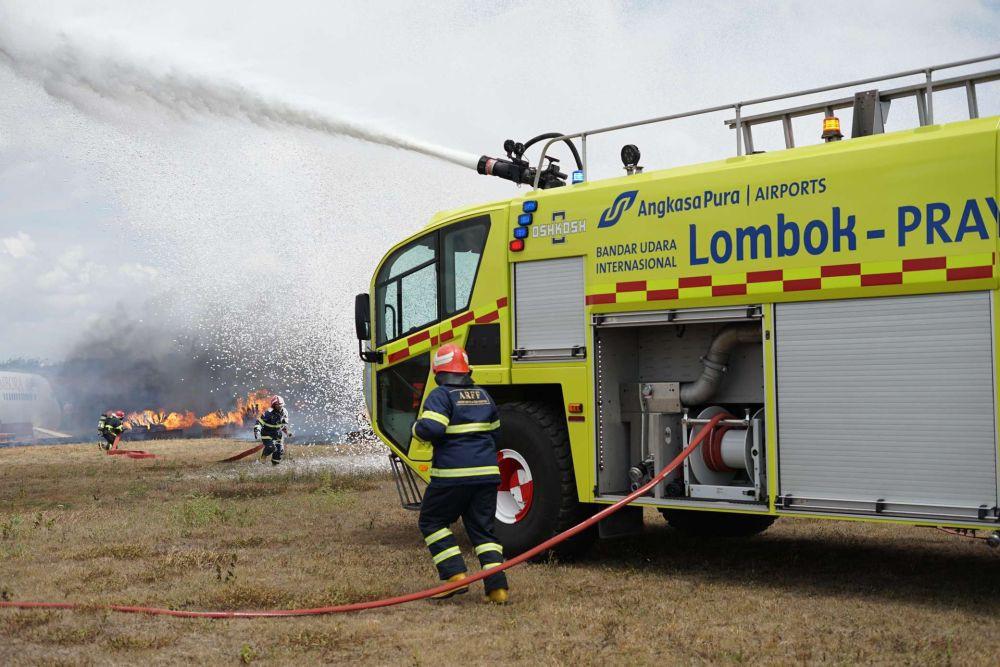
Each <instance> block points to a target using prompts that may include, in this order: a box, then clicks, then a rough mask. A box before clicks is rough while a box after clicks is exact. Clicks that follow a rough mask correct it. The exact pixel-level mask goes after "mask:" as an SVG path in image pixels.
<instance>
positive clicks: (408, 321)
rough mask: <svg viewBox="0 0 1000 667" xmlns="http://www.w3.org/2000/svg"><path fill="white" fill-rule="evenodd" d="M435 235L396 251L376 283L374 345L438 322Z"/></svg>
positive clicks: (383, 267) (436, 240) (436, 241)
mask: <svg viewBox="0 0 1000 667" xmlns="http://www.w3.org/2000/svg"><path fill="white" fill-rule="evenodd" d="M437 243H438V239H437V234H436V233H435V234H428V235H427V236H425V237H423V238H420V239H417V240H416V241H414V242H413V243H411V244H410V245H408V246H406V247H405V248H401V249H399V250H397V251H396V253H395V255H393V256H392V257H390V258H389V260H388V261H386V263H385V264H383V265H382V269H381V270H380V271H379V273H378V278H377V280H376V281H375V308H376V312H375V321H376V322H377V324H378V326H377V331H376V343H377V344H378V345H381V344H383V343H386V342H388V341H390V340H395V339H396V338H399V337H400V336H403V335H405V334H406V333H407V332H409V331H410V330H411V329H414V328H420V327H421V326H423V325H424V324H428V323H430V322H433V321H435V320H436V319H437Z"/></svg>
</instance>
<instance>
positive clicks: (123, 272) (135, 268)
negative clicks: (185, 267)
mask: <svg viewBox="0 0 1000 667" xmlns="http://www.w3.org/2000/svg"><path fill="white" fill-rule="evenodd" d="M118 275H119V276H121V277H122V278H125V279H126V280H129V281H131V282H132V283H133V284H134V285H144V286H145V285H148V284H149V283H154V282H156V280H157V279H158V278H159V277H160V270H159V269H157V268H156V267H155V266H149V265H147V264H139V263H137V262H133V263H129V264H122V265H121V266H119V267H118Z"/></svg>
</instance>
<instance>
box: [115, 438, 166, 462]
mask: <svg viewBox="0 0 1000 667" xmlns="http://www.w3.org/2000/svg"><path fill="white" fill-rule="evenodd" d="M121 439H122V434H121V433H119V434H118V437H116V438H115V441H114V442H113V443H111V447H110V448H108V450H107V451H106V452H105V454H108V455H109V456H127V457H129V458H130V459H155V458H156V454H152V453H150V452H147V451H145V450H143V449H118V443H119V442H121Z"/></svg>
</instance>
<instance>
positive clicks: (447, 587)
mask: <svg viewBox="0 0 1000 667" xmlns="http://www.w3.org/2000/svg"><path fill="white" fill-rule="evenodd" d="M725 416H726V415H722V414H718V415H716V416H714V417H712V419H711V420H710V421H709V422H708V423H707V424H705V426H704V427H702V429H701V430H700V431H699V432H698V434H697V435H696V436H695V437H694V438H693V439H692V440H691V444H689V445H688V446H687V447H686V448H684V450H683V451H682V452H681V453H680V454H678V455H677V456H676V457H675V458H674V460H673V461H671V462H670V463H669V464H668V465H667V466H666V467H665V468H664V469H663V470H661V471H660V472H658V473H657V474H656V476H655V477H653V479H651V480H649V481H648V482H646V483H645V484H643V485H642V486H641V487H640V488H638V489H636V490H635V491H633V492H632V493H630V494H629V495H628V496H626V497H624V498H622V499H621V500H619V501H618V502H616V503H615V504H613V505H609V506H608V507H605V508H604V509H603V510H601V511H600V512H598V513H597V514H595V515H593V516H592V517H590V518H589V519H586V520H585V521H581V522H580V523H578V524H576V525H575V526H573V527H572V528H569V529H567V530H565V531H563V532H561V533H559V534H558V535H556V536H554V537H550V538H549V539H547V540H545V541H544V542H542V543H541V544H539V545H538V546H536V547H534V548H532V549H529V550H527V551H525V552H524V553H522V554H521V555H520V556H515V557H514V558H511V559H510V560H508V561H507V562H505V563H504V564H503V565H500V566H498V567H494V568H491V569H489V570H483V571H481V572H478V573H476V574H474V575H472V576H470V577H467V578H465V579H462V580H461V581H454V582H451V583H446V584H441V585H440V586H437V587H435V588H428V589H427V590H424V591H417V592H416V593H407V594H406V595H397V596H396V597H391V598H383V599H381V600H371V601H369V602H355V603H353V604H342V605H337V606H334V607H316V608H313V609H272V610H260V611H182V610H178V609H162V608H159V607H133V606H129V605H120V604H112V605H88V604H80V603H77V602H3V601H0V608H4V607H6V608H17V609H72V610H76V611H79V610H91V611H93V610H106V611H117V612H122V613H125V614H150V615H155V616H174V617H178V618H273V617H277V616H319V615H323V614H339V613H343V612H348V611H363V610H365V609H378V608H380V607H391V606H393V605H397V604H402V603H404V602H414V601H416V600H423V599H425V598H429V597H431V596H432V595H437V594H438V593H445V592H447V591H451V590H454V589H456V588H460V587H462V586H467V585H468V584H471V583H473V582H476V581H479V580H480V579H485V578H486V577H488V576H490V575H492V574H496V573H497V572H502V571H503V570H507V569H509V568H512V567H514V566H515V565H520V564H521V563H523V562H524V561H526V560H528V559H530V558H534V557H535V556H537V555H538V554H540V553H542V552H543V551H545V550H547V549H550V548H552V547H554V546H555V545H557V544H559V543H560V542H564V541H565V540H568V539H569V538H571V537H573V536H574V535H576V534H578V533H581V532H583V531H584V530H586V529H587V528H590V527H591V526H593V525H594V524H596V523H597V522H598V521H600V520H601V519H603V518H605V517H608V516H611V515H612V514H614V513H615V512H617V511H618V510H620V509H621V508H623V507H625V506H626V505H628V504H629V503H630V502H632V501H633V500H635V499H636V498H638V497H640V496H642V495H644V494H645V493H647V492H648V491H649V490H650V489H652V488H653V487H654V486H656V485H657V484H659V483H660V482H661V481H663V479H664V478H665V477H666V476H667V475H669V474H670V473H671V472H673V471H674V470H675V469H676V468H677V466H679V465H680V464H681V463H683V461H684V459H686V458H687V457H688V456H690V455H691V452H693V451H694V450H695V448H696V447H698V445H700V444H701V441H702V440H704V439H705V437H706V436H708V435H709V434H710V433H711V432H712V429H713V428H714V427H715V425H716V424H717V423H719V422H720V421H721V420H722V419H724V418H725ZM242 455H245V456H249V450H248V451H247V452H243V454H242ZM238 456H241V455H238Z"/></svg>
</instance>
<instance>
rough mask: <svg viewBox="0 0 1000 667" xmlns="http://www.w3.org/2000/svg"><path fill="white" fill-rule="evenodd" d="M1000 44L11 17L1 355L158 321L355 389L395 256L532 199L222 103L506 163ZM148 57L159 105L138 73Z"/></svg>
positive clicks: (909, 5)
mask: <svg viewBox="0 0 1000 667" xmlns="http://www.w3.org/2000/svg"><path fill="white" fill-rule="evenodd" d="M998 34H1000V1H998V0H989V1H987V0H958V1H952V2H939V1H922V0H910V1H895V0H884V1H881V2H870V1H864V2H859V1H854V0H843V1H840V2H837V3H833V4H831V3H816V2H791V1H787V2H753V1H747V2H628V3H620V2H600V1H594V2H589V1H588V2H580V1H577V2H561V1H554V2H544V3H542V2H499V3H469V4H460V3H454V2H441V3H419V4H418V3H398V2H380V3H370V2H358V3H347V2H344V3H340V2H338V3H329V2H322V1H321V0H311V1H310V0H283V1H282V2H264V1H261V0H232V1H228V0H219V1H217V2H212V3H205V2H201V1H197V2H196V1H192V0H175V1H174V2H170V3H163V2H154V1H150V0H132V1H130V2H128V3H123V2H120V0H104V1H101V0H90V1H86V2H85V1H82V0H58V1H56V0H34V1H32V2H30V3H29V2H23V1H21V2H18V1H14V0H0V51H4V50H5V49H6V52H7V53H8V57H6V58H4V57H2V56H0V90H2V91H3V94H2V95H0V312H2V313H3V323H2V324H0V360H2V359H5V358H10V357H19V356H26V357H37V358H42V359H49V360H59V359H60V358H62V357H63V356H65V355H66V354H67V353H68V352H69V351H70V350H71V349H73V346H74V344H75V343H76V341H77V339H78V337H79V336H80V335H82V334H83V333H84V332H85V331H87V330H88V329H89V328H92V327H93V326H94V323H95V322H101V321H103V322H107V321H108V320H114V319H115V318H144V319H145V320H148V321H149V322H150V323H151V326H153V327H154V328H160V329H162V330H164V331H195V332H199V333H201V334H202V335H204V336H207V337H210V338H213V340H214V341H215V344H216V345H217V346H218V348H219V349H220V350H221V354H222V355H223V356H224V357H225V358H226V359H227V363H229V364H232V365H234V366H235V367H239V365H240V364H246V365H253V364H256V365H257V366H258V367H259V366H260V364H261V358H263V359H264V360H265V362H266V363H268V364H272V366H273V368H274V372H283V373H286V374H293V375H295V374H297V375H300V376H302V377H303V378H304V377H306V376H308V378H309V379H311V380H316V379H317V378H319V379H322V380H324V381H329V382H332V383H337V382H345V381H344V380H343V378H344V377H345V375H344V373H345V372H349V373H351V374H354V376H356V375H357V374H358V373H359V368H355V367H354V366H352V365H351V364H354V365H357V362H356V357H355V352H354V346H355V341H354V340H353V330H352V325H353V322H352V313H353V310H352V309H351V300H352V299H353V295H354V294H355V293H356V292H360V291H363V290H365V289H366V287H367V283H368V281H369V279H370V276H371V272H372V270H373V268H374V266H375V264H376V263H377V261H378V259H379V258H380V257H381V256H382V254H383V253H384V251H385V250H387V249H388V247H389V246H390V245H392V244H393V243H395V242H396V241H397V240H399V239H401V238H403V237H404V236H406V235H408V234H410V233H412V232H413V231H415V230H416V229H418V228H419V227H420V226H421V225H422V224H424V223H425V221H426V220H427V219H428V218H429V217H430V216H431V215H432V214H433V213H434V212H435V211H436V210H441V209H448V208H454V207H458V206H462V205H467V204H472V203H475V202H480V201H485V200H494V199H499V198H503V197H508V196H511V195H513V194H514V190H513V186H511V184H509V183H506V182H503V181H499V180H497V179H487V178H483V177H481V176H478V175H476V174H475V173H474V172H473V171H470V170H467V169H464V168H462V167H461V166H458V165H456V164H453V163H449V162H445V161H441V160H436V159H434V158H431V157H428V156H426V155H422V154H418V153H412V152H408V151H402V150H399V149H396V148H391V147H386V146H381V145H375V144H371V143H366V142H363V141H359V140H357V139H353V138H348V137H344V136H334V135H332V134H329V133H328V132H324V131H318V130H316V129H302V128H299V127H289V126H288V125H287V124H285V123H282V122H273V123H272V122H267V121H262V120H261V118H260V117H256V118H251V119H250V120H247V119H246V118H244V117H241V114H243V113H244V112H245V111H246V110H245V109H243V110H239V109H237V110H236V111H233V108H231V107H232V106H233V105H236V107H239V106H240V104H239V102H238V100H237V101H234V100H236V98H234V97H226V98H225V99H222V100H221V101H220V100H219V98H218V97H212V96H213V95H217V92H213V91H217V90H218V86H221V87H222V89H223V90H225V91H228V92H227V95H230V94H232V95H237V96H238V94H241V93H242V92H243V91H251V92H252V93H253V94H254V95H258V94H259V95H263V96H264V97H265V98H266V99H267V100H270V101H272V102H274V103H275V104H278V106H280V107H281V108H282V109H296V110H301V109H307V110H313V111H316V113H318V114H320V115H322V116H323V117H324V118H337V119H341V120H345V121H346V122H348V123H360V124H361V125H363V126H364V127H377V128H382V129H385V130H387V131H391V132H394V133H398V134H399V135H403V136H408V137H413V138H415V139H416V140H420V141H426V142H433V143H435V144H439V145H442V146H447V147H450V148H453V149H455V150H458V151H464V152H466V153H472V154H475V155H479V154H482V153H493V154H499V153H501V145H502V143H503V140H504V139H506V138H508V137H511V138H516V139H521V140H523V139H525V138H527V137H529V136H531V135H533V134H537V133H539V132H545V131H552V130H557V131H564V132H570V131H576V130H580V129H584V128H587V127H596V126H602V125H606V124H613V123H619V122H623V121H627V120H633V119H639V118H643V117H649V116H656V115H661V114H666V113H672V112H677V111H681V110H686V109H694V108H698V107H702V106H709V105H714V104H718V103H722V102H730V101H734V100H736V99H745V98H751V97H756V96H761V95H767V94H772V93H779V92H783V91H788V90H794V89H798V88H806V87H812V86H816V85H821V84H825V83H833V82H836V81H844V80H849V79H854V78H858V77H863V76H869V75H874V74H880V73H886V72H890V71H895V70H901V69H909V68H913V67H920V66H925V65H929V64H934V63H939V62H947V61H952V60H957V59H962V58H967V57H975V56H979V55H984V54H988V53H991V52H997V51H1000V48H997V47H998V46H1000V39H998V38H997V35H998ZM10 54H14V55H13V60H12V59H11V56H10ZM81 54H82V56H85V57H83V59H82V60H81V59H80V57H81ZM25 59H26V60H27V61H30V62H31V63H32V65H31V66H30V67H27V66H25V65H24V60H25ZM119 60H120V61H121V62H122V63H124V64H123V65H121V67H119V66H118V65H117V64H116V63H118V61H119ZM71 61H72V62H71ZM136 63H138V64H139V69H140V70H141V71H142V72H146V73H149V74H150V75H151V76H153V77H154V79H155V84H151V85H152V86H153V87H151V88H144V87H143V86H142V85H139V86H136V85H135V81H136V80H135V79H130V78H129V77H130V76H132V74H130V72H132V71H133V70H132V69H130V68H134V67H136ZM70 69H72V70H73V71H74V72H75V75H74V76H75V77H76V79H74V77H73V76H67V74H66V72H67V71H68V70H70ZM80 77H82V78H83V79H84V80H88V81H90V83H91V84H94V85H92V86H91V87H90V88H87V86H83V87H81V85H80V80H79V79H80ZM115 77H118V78H115ZM112 80H113V86H117V87H105V88H102V86H103V85H104V83H102V82H107V81H112ZM234 82H235V83H234ZM108 86H112V84H108ZM156 86H160V87H159V88H157V87H156ZM199 87H201V88H199ZM234 91H235V92H234ZM202 93H205V95H208V98H210V99H212V100H215V101H214V102H212V103H211V104H209V103H204V102H203V97H199V95H201V94H202ZM259 95H258V96H259ZM987 97H988V96H987ZM119 98H120V99H119ZM254 99H257V98H254ZM992 99H996V96H994V97H993V98H992ZM959 102H960V100H957V99H955V100H951V101H950V102H949V100H945V99H942V101H941V102H940V105H939V106H938V109H939V114H940V116H939V117H941V118H944V119H947V117H948V115H949V114H953V115H954V114H958V113H960V112H961V110H962V109H963V107H962V104H960V103H959ZM982 103H983V102H982V101H981V104H982ZM213 105H215V106H213ZM219 105H221V106H226V105H229V106H228V107H226V109H223V110H222V111H221V112H220V106H219ZM310 113H311V112H310ZM993 113H997V111H996V110H994V111H993ZM246 114H247V115H250V116H253V113H252V112H246ZM910 115H911V116H912V113H911V114H910ZM233 116H235V117H233ZM955 117H958V116H957V115H955ZM906 118H907V113H906V111H905V110H900V111H899V112H897V113H895V115H894V116H891V117H890V121H893V120H894V119H895V120H896V121H897V122H900V123H902V122H904V121H905V120H906ZM721 120H722V117H721V116H717V117H713V118H711V119H705V120H703V121H697V122H690V123H680V124H676V126H674V127H666V128H657V129H656V130H655V131H650V130H647V131H644V132H633V133H631V134H629V135H628V136H624V135H623V136H620V137H618V136H616V137H614V138H613V139H610V140H608V141H607V142H606V143H601V142H594V144H593V145H592V147H591V157H592V159H593V160H594V163H593V164H594V167H593V168H592V174H596V175H597V176H600V175H602V173H603V175H615V174H617V173H618V171H619V170H620V165H618V161H617V153H618V148H619V147H620V146H621V145H622V144H623V143H626V142H629V141H630V142H635V143H639V144H640V146H641V147H642V148H643V155H644V162H645V163H646V164H647V166H669V165H673V164H681V163H688V162H697V161H704V160H708V159H716V158H719V157H724V156H726V155H727V154H728V153H727V151H730V150H731V149H732V145H733V143H734V140H733V137H732V135H731V132H730V131H729V130H726V129H725V128H724V127H723V126H722V123H721ZM890 125H891V123H890ZM807 129H810V128H807ZM890 129H891V127H890ZM817 134H818V133H817ZM774 136H777V135H774ZM765 138H766V137H764V136H763V135H762V137H761V139H762V141H763V140H764V139H765ZM772 139H774V137H772ZM764 147H768V146H764ZM774 147H775V148H777V146H776V145H775V146H774ZM347 367H349V370H348V371H345V370H344V369H345V368H347ZM353 383H354V380H351V381H350V382H347V383H346V384H350V385H351V387H352V388H353ZM345 391H346V390H345Z"/></svg>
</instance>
